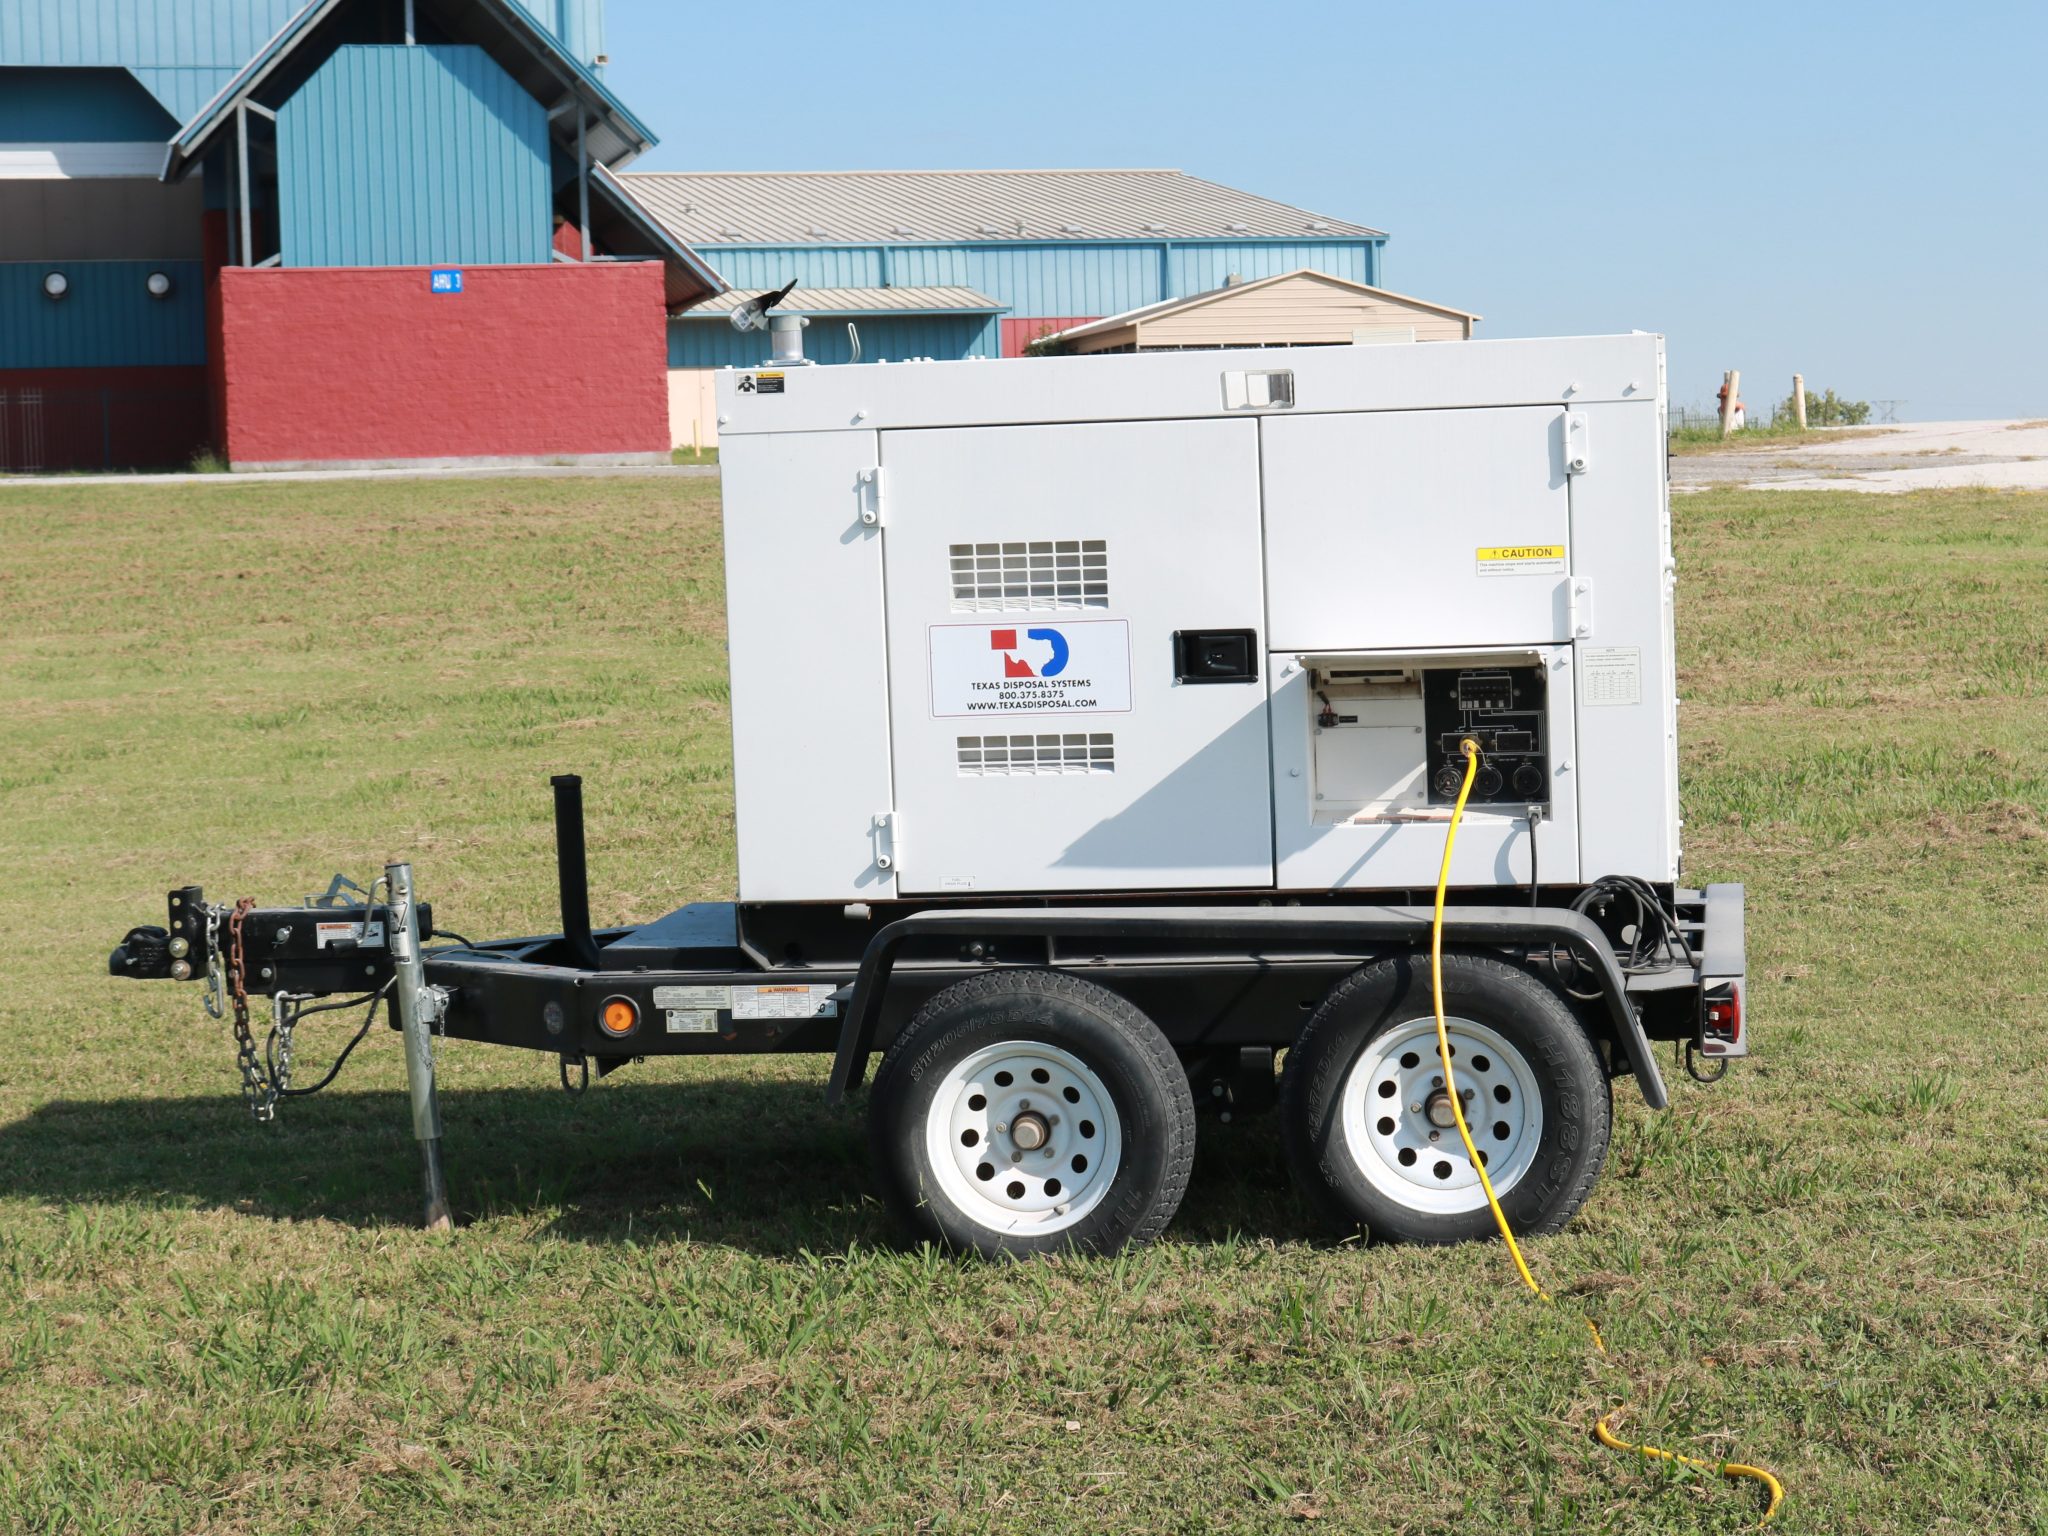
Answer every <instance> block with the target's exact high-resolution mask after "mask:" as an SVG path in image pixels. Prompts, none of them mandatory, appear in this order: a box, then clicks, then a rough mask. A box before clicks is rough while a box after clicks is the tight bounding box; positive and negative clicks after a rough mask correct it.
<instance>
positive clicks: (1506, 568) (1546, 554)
mask: <svg viewBox="0 0 2048 1536" xmlns="http://www.w3.org/2000/svg"><path fill="white" fill-rule="evenodd" d="M1472 553H1473V564H1474V568H1475V569H1476V570H1477V572H1478V574H1479V575H1481V576H1539V575H1543V574H1546V573H1548V574H1551V575H1559V576H1561V575H1563V574H1564V546H1563V545H1562V544H1486V545H1481V546H1480V547H1479V548H1478V549H1476V550H1474V551H1473V552H1472Z"/></svg>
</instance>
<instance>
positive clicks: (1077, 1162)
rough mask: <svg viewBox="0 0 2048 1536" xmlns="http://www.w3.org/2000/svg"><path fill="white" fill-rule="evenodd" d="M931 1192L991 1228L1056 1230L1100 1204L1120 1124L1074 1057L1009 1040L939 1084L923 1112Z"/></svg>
mask: <svg viewBox="0 0 2048 1536" xmlns="http://www.w3.org/2000/svg"><path fill="white" fill-rule="evenodd" d="M925 1150H926V1154H927V1157H928V1160H929V1164H930V1167H931V1170H932V1175H933V1178H934V1180H935V1182H936V1183H937V1185H938V1187H939V1192H940V1193H942V1194H943V1195H945V1196H946V1197H947V1198H948V1200H950V1202H951V1203H952V1204H953V1205H954V1206H955V1207H956V1208H957V1209H959V1210H960V1211H961V1212H962V1213H963V1214H964V1215H966V1216H967V1217H969V1218H970V1219H972V1220H973V1221H975V1222H976V1223H978V1224H979V1225H981V1226H985V1227H988V1228H991V1229H993V1230H994V1231H997V1232H1041V1233H1042V1232H1057V1231H1060V1230H1062V1229H1063V1228H1066V1227H1070V1226H1072V1225H1073V1224H1074V1223H1075V1222H1077V1221H1080V1220H1081V1219H1082V1218H1083V1217H1085V1216H1086V1215H1087V1214H1088V1213H1089V1212H1090V1211H1092V1210H1094V1209H1095V1207H1096V1206H1097V1205H1099V1204H1100V1203H1101V1202H1102V1200H1103V1198H1104V1197H1105V1196H1106V1195H1107V1194H1108V1192H1109V1188H1110V1185H1111V1184H1112V1183H1113V1182H1114V1181H1115V1179H1116V1174H1117V1170H1118V1168H1119V1167H1120V1166H1121V1165H1122V1161H1123V1126H1122V1121H1121V1119H1120V1118H1119V1116H1118V1114H1117V1110H1116V1104H1115V1102H1114V1101H1113V1100H1112V1099H1111V1098H1110V1095H1109V1089H1108V1087H1107V1086H1106V1085H1105V1084H1104V1083H1103V1081H1102V1079H1101V1077H1100V1076H1098V1075H1097V1074H1096V1072H1095V1070H1094V1069H1093V1068H1092V1067H1090V1066H1089V1065H1088V1064H1087V1063H1086V1062H1084V1061H1082V1060H1081V1058H1080V1057H1078V1056H1076V1055H1074V1054H1073V1053H1072V1052H1070V1051H1067V1050H1064V1049H1062V1048H1060V1047H1059V1046H1055V1045H1046V1044H1043V1043H1041V1042H1038V1041H1035V1040H1009V1041H1002V1042H999V1043H997V1044H995V1045H990V1046H984V1047H983V1048H982V1049H980V1050H978V1051H976V1052H974V1053H973V1054H972V1055H970V1056H968V1057H966V1058H965V1059H964V1060H962V1061H961V1062H960V1063H959V1064H958V1065H956V1066H955V1067H953V1068H952V1070H951V1071H949V1072H948V1073H947V1074H946V1075H945V1077H944V1078H943V1079H942V1080H941V1081H940V1083H939V1084H938V1086H937V1088H936V1090H935V1091H934V1093H933V1095H932V1100H931V1104H930V1107H929V1109H928V1110H927V1112H926V1119H925Z"/></svg>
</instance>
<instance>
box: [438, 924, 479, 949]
mask: <svg viewBox="0 0 2048 1536" xmlns="http://www.w3.org/2000/svg"><path fill="white" fill-rule="evenodd" d="M434 937H435V938H437V939H453V940H454V941H455V942H456V943H458V944H460V945H461V946H462V947H463V948H464V949H475V948H476V947H477V946H476V942H475V940H473V939H465V938H464V937H463V936H462V935H461V934H459V933H451V932H450V931H449V930H448V929H446V928H436V929H435V930H434Z"/></svg>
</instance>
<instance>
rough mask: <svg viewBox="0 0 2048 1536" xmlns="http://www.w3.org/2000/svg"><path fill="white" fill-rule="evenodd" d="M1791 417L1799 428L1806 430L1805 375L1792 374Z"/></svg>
mask: <svg viewBox="0 0 2048 1536" xmlns="http://www.w3.org/2000/svg"><path fill="white" fill-rule="evenodd" d="M1792 419H1793V420H1794V421H1796V422H1798V423H1799V430H1800V431H1802V432H1804V431H1805V430H1806V375H1805V374H1803V373H1795V374H1793V375H1792Z"/></svg>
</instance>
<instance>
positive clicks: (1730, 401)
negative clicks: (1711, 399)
mask: <svg viewBox="0 0 2048 1536" xmlns="http://www.w3.org/2000/svg"><path fill="white" fill-rule="evenodd" d="M1741 387H1742V370H1741V369H1740V368H1730V369H1729V370H1728V371H1727V372H1726V373H1724V374H1722V375H1721V389H1722V394H1721V435H1722V436H1723V437H1726V436H1728V435H1729V433H1731V432H1733V431H1734V430H1735V392H1736V391H1737V390H1739V389H1740V388H1741Z"/></svg>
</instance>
